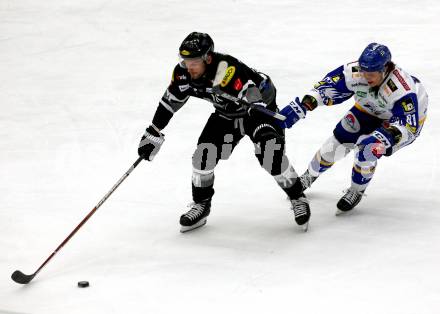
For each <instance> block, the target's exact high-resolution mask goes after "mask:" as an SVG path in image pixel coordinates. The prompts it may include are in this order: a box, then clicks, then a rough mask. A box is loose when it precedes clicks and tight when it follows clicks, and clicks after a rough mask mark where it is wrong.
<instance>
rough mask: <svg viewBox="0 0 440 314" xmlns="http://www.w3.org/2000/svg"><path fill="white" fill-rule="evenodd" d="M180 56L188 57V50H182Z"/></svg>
mask: <svg viewBox="0 0 440 314" xmlns="http://www.w3.org/2000/svg"><path fill="white" fill-rule="evenodd" d="M180 54H181V55H183V56H189V55H190V52H189V51H188V50H182V51H181V52H180Z"/></svg>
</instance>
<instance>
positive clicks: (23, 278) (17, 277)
mask: <svg viewBox="0 0 440 314" xmlns="http://www.w3.org/2000/svg"><path fill="white" fill-rule="evenodd" d="M142 159H144V157H143V156H141V157H139V158H138V159H137V160H136V161H135V163H134V164H133V165H132V166H131V167H130V169H128V171H127V172H126V173H125V174H124V175H123V176H122V177H121V178H120V179H119V181H118V182H116V184H115V185H114V186H113V187H112V188H111V190H110V191H108V192H107V194H106V195H105V196H104V197H103V198H102V199H101V200H100V201H99V203H98V204H97V205H96V206H95V207H94V208H93V209H92V210H91V211H90V212H89V213H88V214H87V216H86V217H84V219H83V220H82V221H81V222H80V223H79V225H78V226H76V228H75V229H73V231H72V232H71V233H70V234H69V235H68V236H67V238H65V239H64V241H63V242H62V243H61V244H60V245H59V246H58V247H57V248H56V249H55V251H54V252H53V253H52V254H51V255H50V256H49V257H48V258H47V259H46V260H45V261H44V263H43V264H41V266H40V267H39V268H38V269H37V270H36V271H35V272H34V273H33V274H31V275H26V274H23V273H22V272H21V271H19V270H16V271H14V273H13V274H12V276H11V278H12V280H14V281H15V282H17V283H21V284H28V283H29V282H30V281H31V280H32V279H34V277H35V276H36V275H37V274H38V273H39V272H40V270H41V269H42V268H43V267H44V266H46V264H47V263H48V262H49V261H50V260H51V259H52V257H54V256H55V254H57V253H58V251H59V250H61V248H62V247H63V246H64V245H65V244H66V243H67V242H68V241H69V240H70V239H71V238H72V237H73V236H74V235H75V233H76V232H77V231H78V230H79V229H80V228H81V227H82V226H83V225H84V224H85V223H86V222H87V220H89V218H90V217H92V215H93V214H94V213H95V212H96V211H97V210H98V208H99V207H101V205H102V204H104V202H105V201H106V200H107V199H108V198H109V197H110V195H111V194H112V193H113V192H114V191H115V190H116V189H117V188H118V186H119V185H121V183H122V182H123V181H124V180H125V179H126V178H127V177H128V176H129V175H130V173H131V172H132V171H133V170H134V168H136V166H137V165H138V164H139V163H140V162H141V161H142Z"/></svg>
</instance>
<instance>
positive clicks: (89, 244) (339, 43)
mask: <svg viewBox="0 0 440 314" xmlns="http://www.w3.org/2000/svg"><path fill="white" fill-rule="evenodd" d="M439 16H440V3H439V2H437V1H423V0H422V1H396V0H390V1H378V0H372V1H362V2H359V1H347V0H343V1H333V2H329V1H287V0H272V1H249V0H248V1H241V0H235V1H234V0H223V1H213V0H207V1H168V0H163V1H148V0H147V1H141V0H134V1H122V0H108V1H104V0H87V1H86V0H77V1H67V0H58V1H52V0H49V1H42V0H38V1H37V0H34V1H30V0H18V1H15V0H2V1H0V106H1V110H0V126H1V127H0V175H1V181H0V230H1V234H2V235H1V237H0V313H36V314H54V313H57V314H58V313H63V314H70V313H93V314H94V313H106V314H108V313H154V314H158V313H176V312H178V313H302V314H309V313H310V314H317V313H326V314H330V313H338V314H352V313H365V314H382V313H383V314H394V313H396V314H413V313H414V314H415V313H417V314H428V313H429V314H432V313H438V312H439V311H440V301H439V300H440V286H439V282H440V273H439V271H438V267H439V266H438V265H439V264H440V250H439V240H440V228H439V224H440V212H439V207H440V206H439V205H440V204H439V200H438V197H439V195H440V188H439V184H438V182H437V180H438V177H439V175H440V170H439V148H438V146H437V143H438V134H439V126H440V121H439V119H440V112H439V106H438V105H439V103H440V94H439V88H438V84H439V82H440V66H439V56H440V43H439V41H438V34H439V33H440V23H439ZM194 30H197V31H204V32H208V33H210V34H211V35H212V37H213V38H214V40H215V43H216V49H217V50H218V51H222V52H227V53H230V54H232V55H234V56H236V57H238V58H240V59H241V60H243V61H244V62H245V63H247V64H249V65H250V66H253V67H255V68H258V69H259V70H261V71H264V72H267V73H268V74H269V75H271V77H272V78H273V80H274V82H275V84H276V86H277V89H278V103H279V104H280V105H283V104H285V103H287V102H288V101H290V99H292V98H293V97H294V96H297V95H298V96H301V95H302V93H304V92H305V91H307V90H308V89H309V88H310V87H311V86H312V84H313V83H314V82H315V81H316V80H318V79H320V78H321V77H322V76H323V75H324V74H325V73H327V72H328V71H330V70H332V69H333V68H336V67H337V66H339V65H341V64H342V63H344V62H349V61H353V60H355V59H356V58H357V56H358V55H359V54H360V52H361V51H362V49H363V48H364V47H365V46H366V44H368V43H369V42H371V41H378V42H382V43H385V44H387V45H388V46H389V47H390V49H391V51H392V53H393V59H394V60H395V61H396V62H397V63H398V64H399V65H401V66H402V67H403V68H404V69H406V70H407V71H409V72H410V73H411V74H413V75H415V76H417V77H418V78H419V79H420V80H421V81H422V82H423V83H424V85H425V87H426V89H427V91H428V93H429V96H430V106H429V111H428V119H427V122H426V125H425V128H424V130H423V132H422V134H421V137H420V138H419V139H418V140H417V141H416V142H415V143H414V144H413V145H411V146H410V147H408V148H405V149H404V150H402V151H401V152H399V153H397V154H396V155H395V156H393V157H391V158H383V159H381V160H380V164H379V167H378V170H377V173H376V176H375V178H374V181H373V182H372V184H371V186H370V188H369V190H368V197H367V198H365V199H364V200H362V202H361V204H360V205H359V206H358V208H357V210H356V211H355V212H354V213H353V214H352V215H347V216H344V217H335V216H334V212H335V204H336V202H337V200H338V198H339V197H340V196H341V195H342V194H341V192H342V190H343V189H344V188H346V187H347V186H348V184H349V180H350V171H351V163H352V155H350V156H348V157H347V158H346V159H344V160H343V161H341V162H339V163H338V164H336V165H335V167H334V168H333V169H331V170H330V171H329V173H327V174H326V175H324V176H323V177H322V178H320V179H319V180H318V181H317V182H316V184H315V185H314V186H313V188H312V189H311V190H310V192H309V193H308V195H309V197H310V200H311V206H312V220H311V224H310V228H309V232H308V233H302V232H300V231H299V230H298V229H297V228H296V226H295V223H294V220H293V214H292V213H291V212H290V211H289V204H288V203H287V202H286V200H285V196H284V195H283V193H282V192H281V191H280V189H279V188H278V187H277V186H276V184H275V182H274V181H273V179H272V178H271V177H270V176H268V175H267V174H266V173H265V172H264V171H263V170H262V169H260V167H259V165H258V162H257V160H256V159H255V157H254V156H253V147H252V145H251V143H250V141H248V140H243V142H242V143H241V144H240V145H239V146H238V147H237V150H236V151H235V152H234V154H233V155H232V157H231V159H230V160H228V161H227V162H222V163H221V164H220V165H219V167H218V168H217V170H216V186H215V187H216V191H217V192H216V195H215V198H214V201H213V209H212V214H211V216H210V217H209V219H208V224H207V225H206V226H205V227H203V228H201V229H199V230H197V231H194V232H193V233H188V234H180V233H179V225H178V219H179V216H180V214H181V213H182V212H184V211H185V210H186V208H185V206H186V204H187V203H188V202H189V201H190V192H191V191H190V176H191V155H192V152H193V150H194V149H195V144H196V141H197V138H198V135H199V133H200V131H201V128H202V127H203V125H204V123H205V121H206V119H207V117H208V115H209V113H210V112H211V111H212V106H211V105H210V104H208V103H206V102H203V101H201V100H197V99H192V100H190V101H189V102H188V103H187V104H186V106H185V107H184V108H183V109H182V110H181V111H180V112H179V113H177V114H176V116H175V117H174V120H173V121H172V122H171V123H170V125H169V126H168V127H167V128H166V129H165V134H166V142H165V144H164V146H163V149H162V150H161V151H160V153H159V154H158V155H157V157H156V159H155V161H154V162H153V163H147V162H143V163H141V164H140V165H139V166H138V168H136V169H135V171H134V172H133V173H132V175H131V176H130V177H129V178H128V179H127V180H126V181H125V182H124V183H123V185H121V186H120V188H119V189H118V190H117V191H116V192H115V194H114V195H112V197H111V198H110V199H109V200H108V201H107V202H106V203H105V204H104V205H103V206H102V208H101V209H99V211H98V212H97V213H96V215H95V216H93V217H92V219H91V220H90V221H89V222H88V223H87V224H86V225H85V226H84V227H83V228H82V229H81V230H80V232H79V233H78V234H77V235H76V236H75V237H74V238H73V239H72V240H71V241H70V242H69V243H68V244H67V246H66V247H65V248H64V249H63V250H62V251H61V252H60V253H59V254H58V255H57V256H56V257H55V258H54V259H53V260H52V261H51V262H50V263H49V264H48V265H47V266H46V267H45V268H44V269H43V270H42V272H41V273H40V274H38V276H37V277H36V278H35V279H34V280H33V281H32V282H31V284H29V285H27V286H20V285H18V284H16V283H14V282H13V281H12V280H11V279H10V275H11V273H12V272H13V271H14V270H16V269H20V270H21V271H23V272H24V273H27V274H30V273H32V272H33V271H35V270H36V269H37V267H38V266H39V265H40V264H41V263H42V262H43V261H44V259H45V258H46V257H47V256H48V255H49V254H50V253H51V252H52V250H54V249H55V248H56V247H57V246H58V244H59V243H60V242H61V241H62V240H63V239H64V238H65V237H66V236H67V235H68V233H69V232H70V231H71V230H72V229H73V228H74V227H75V226H76V225H77V224H78V223H79V222H80V221H81V219H82V218H83V217H84V216H85V215H86V214H87V213H88V212H89V211H90V210H91V209H92V208H93V206H95V204H96V203H97V202H98V201H99V199H100V198H101V197H102V196H103V195H104V194H105V193H106V192H107V191H108V190H109V189H110V188H111V186H112V185H113V184H114V183H115V182H116V181H117V180H118V179H119V178H120V177H121V176H122V174H123V173H124V171H126V170H127V169H128V168H129V166H130V165H131V164H132V163H133V162H134V161H135V160H136V158H137V155H136V150H137V144H138V141H139V139H140V136H141V134H142V133H143V130H144V129H145V127H146V126H147V124H148V123H150V121H151V118H152V115H153V113H154V111H155V109H156V106H157V103H158V100H159V98H160V97H161V96H162V93H163V92H164V90H165V88H166V87H167V85H168V83H169V80H170V77H171V71H172V69H173V67H174V65H175V63H176V62H177V48H178V46H179V44H180V42H181V40H182V39H183V38H184V37H185V36H186V35H187V33H189V32H191V31H194ZM436 34H437V35H436ZM436 38H437V39H436ZM350 106H351V102H348V103H346V104H343V105H340V106H336V107H332V108H321V109H319V110H316V111H314V112H313V113H311V114H310V115H309V116H308V118H307V119H306V120H304V121H300V122H299V123H298V125H296V126H295V127H294V128H293V129H291V130H288V132H287V142H288V147H287V150H288V154H289V157H290V158H291V160H292V162H293V163H294V165H295V167H296V168H297V170H298V171H299V172H302V171H303V170H304V169H305V168H306V166H307V163H308V161H309V160H310V159H311V157H312V156H313V154H314V153H315V151H316V150H317V149H318V147H319V146H320V144H321V143H322V142H323V141H324V140H325V139H326V138H327V137H328V136H329V135H330V134H331V131H332V129H333V127H334V125H335V124H336V123H337V121H339V119H340V117H341V116H342V114H343V113H344V112H346V111H347V110H348V108H349V107H350ZM79 280H88V281H89V282H90V287H89V288H87V289H78V288H77V286H76V284H77V282H78V281H79Z"/></svg>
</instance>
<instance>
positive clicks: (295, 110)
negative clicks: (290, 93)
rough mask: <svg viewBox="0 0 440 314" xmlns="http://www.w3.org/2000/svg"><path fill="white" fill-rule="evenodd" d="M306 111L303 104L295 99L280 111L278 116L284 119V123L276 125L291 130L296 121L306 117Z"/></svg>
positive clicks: (280, 122)
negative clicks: (280, 115)
mask: <svg viewBox="0 0 440 314" xmlns="http://www.w3.org/2000/svg"><path fill="white" fill-rule="evenodd" d="M306 113H307V109H306V107H305V106H304V104H303V103H301V102H300V101H299V98H298V97H296V98H295V100H292V101H291V102H290V103H289V104H288V105H287V106H286V107H284V108H283V109H281V111H280V114H282V115H283V116H285V117H286V120H284V121H277V123H278V125H279V126H280V127H281V128H283V129H285V128H289V129H290V128H291V127H292V126H293V125H294V124H295V123H296V122H298V120H300V119H304V118H305V117H306Z"/></svg>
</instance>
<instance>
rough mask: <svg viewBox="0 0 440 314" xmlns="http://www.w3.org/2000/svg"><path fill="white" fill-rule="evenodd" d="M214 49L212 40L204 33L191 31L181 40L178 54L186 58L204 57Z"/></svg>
mask: <svg viewBox="0 0 440 314" xmlns="http://www.w3.org/2000/svg"><path fill="white" fill-rule="evenodd" d="M213 51H214V41H213V40H212V38H211V37H210V36H209V35H208V34H205V33H198V32H192V33H191V34H189V35H188V36H186V38H185V39H184V40H183V42H182V44H181V45H180V48H179V55H180V57H182V58H183V59H186V58H206V56H207V55H208V53H210V52H213Z"/></svg>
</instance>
